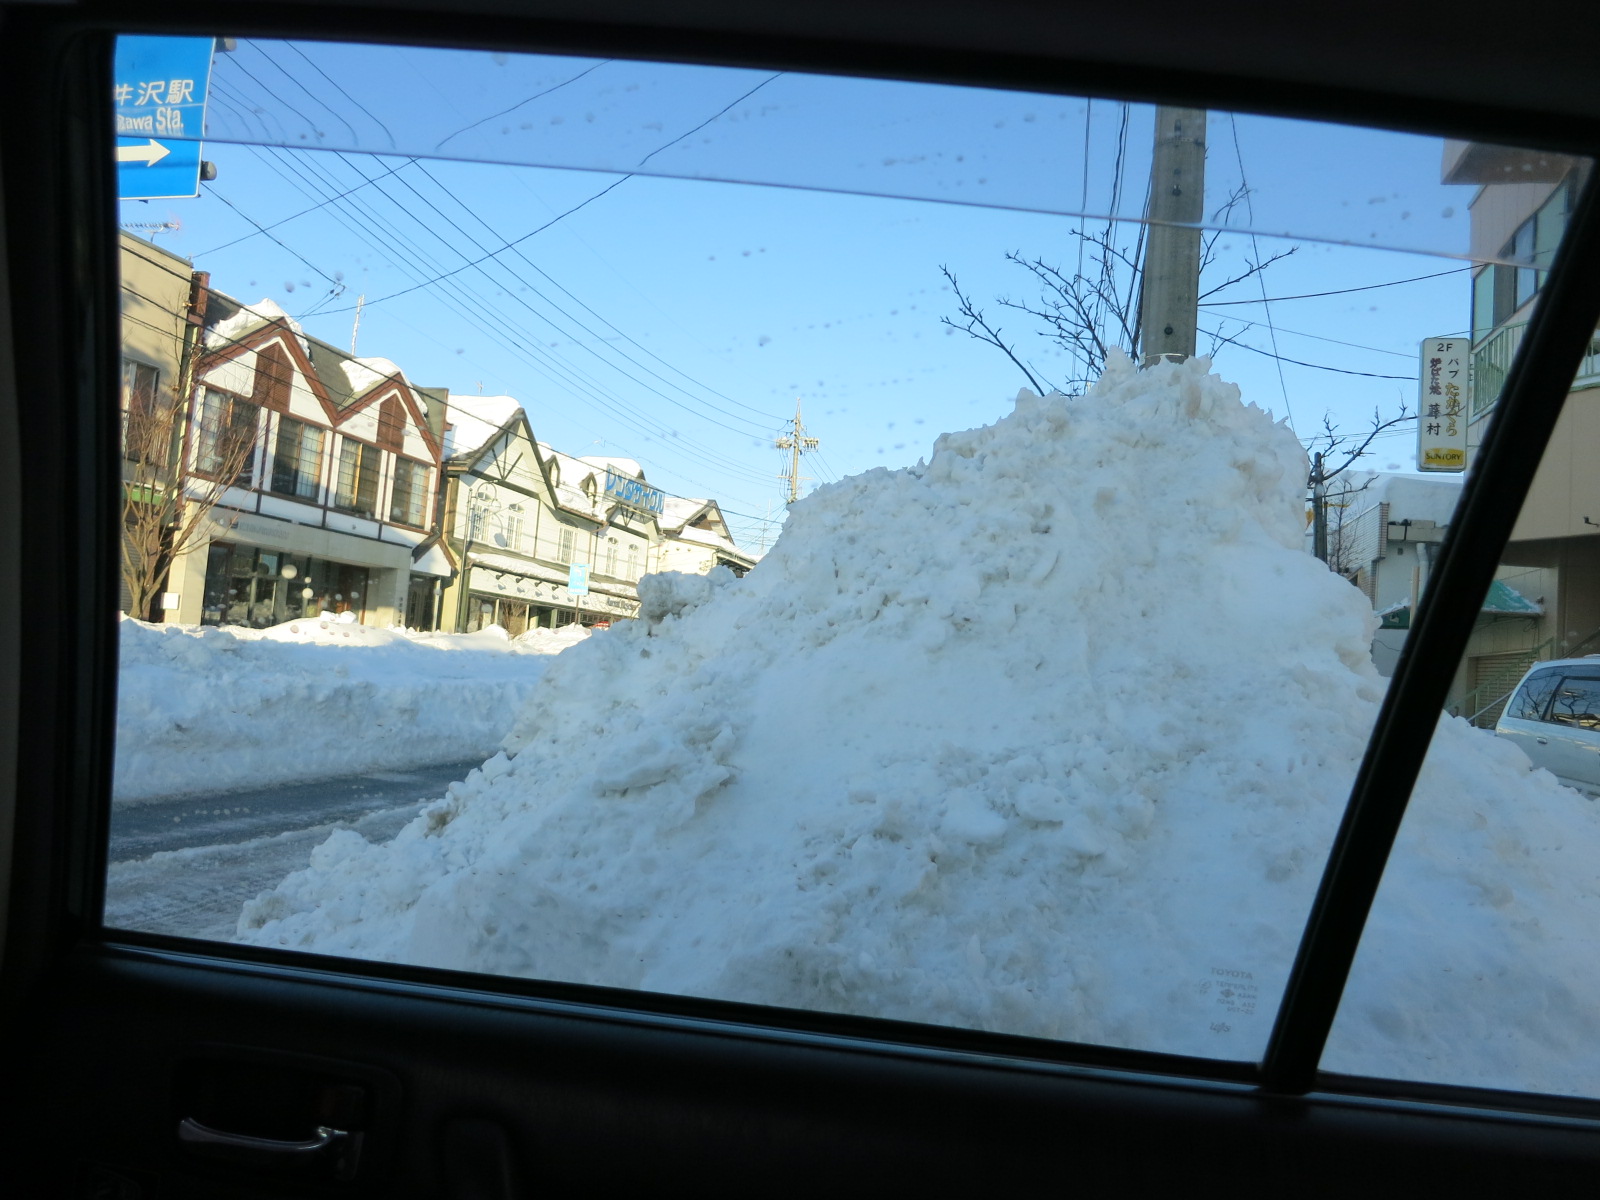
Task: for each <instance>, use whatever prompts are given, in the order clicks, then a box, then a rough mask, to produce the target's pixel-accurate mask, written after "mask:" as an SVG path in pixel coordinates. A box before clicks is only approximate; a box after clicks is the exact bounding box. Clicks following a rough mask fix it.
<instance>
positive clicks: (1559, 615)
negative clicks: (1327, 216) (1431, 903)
mask: <svg viewBox="0 0 1600 1200" xmlns="http://www.w3.org/2000/svg"><path fill="white" fill-rule="evenodd" d="M1584 171H1585V167H1584V165H1583V164H1581V163H1579V162H1577V161H1575V160H1573V159H1570V158H1565V157H1562V156H1560V155H1554V154H1539V153H1533V152H1528V151H1512V150H1508V149H1506V148H1503V147H1498V146H1489V145H1484V144H1480V143H1475V142H1449V143H1446V147H1445V156H1444V178H1445V181H1446V182H1450V183H1476V184H1478V185H1480V186H1479V188H1478V192H1477V195H1476V196H1475V198H1474V199H1473V201H1472V206H1471V210H1470V211H1471V220H1472V234H1471V237H1472V254H1473V258H1474V259H1475V260H1477V261H1479V262H1484V261H1485V260H1489V261H1488V262H1487V265H1484V266H1480V267H1478V268H1477V269H1476V270H1475V271H1474V273H1473V277H1472V345H1473V375H1474V388H1473V398H1472V402H1471V405H1470V413H1469V421H1468V426H1467V453H1468V460H1469V462H1470V461H1471V459H1472V458H1473V457H1474V456H1475V455H1476V452H1477V448H1478V446H1479V445H1481V443H1482V441H1483V436H1484V433H1485V432H1486V431H1487V429H1488V427H1489V423H1490V421H1491V420H1492V419H1493V416H1494V413H1495V408H1496V404H1497V402H1498V400H1499V397H1500V391H1501V388H1502V387H1503V385H1504V382H1505V377H1506V372H1507V370H1508V368H1509V367H1510V364H1511V361H1512V358H1513V356H1514V355H1515V353H1516V351H1517V349H1518V347H1519V346H1520V345H1521V343H1522V336H1523V333H1524V331H1525V330H1526V328H1527V323H1528V318H1529V316H1530V315H1531V313H1532V310H1533V307H1534V305H1535V304H1536V303H1537V301H1538V297H1539V294H1540V291H1541V290H1542V289H1543V287H1544V284H1545V281H1546V275H1547V272H1546V268H1547V267H1548V265H1549V263H1550V261H1551V259H1552V257H1553V256H1554V253H1555V249H1556V247H1557V245H1558V244H1559V242H1560V240H1561V236H1562V234H1563V233H1564V232H1565V231H1566V226H1567V221H1568V217H1569V214H1570V212H1571V210H1572V205H1573V202H1574V200H1575V198H1576V196H1577V192H1578V189H1579V187H1580V186H1581V185H1582V184H1583V182H1584ZM1596 462H1600V335H1597V336H1596V338H1595V340H1594V341H1593V342H1592V343H1591V346H1590V350H1589V353H1588V354H1587V355H1586V356H1585V358H1584V360H1583V362H1582V364H1581V366H1580V367H1579V370H1578V373H1577V375H1576V377H1575V378H1574V380H1573V383H1572V390H1571V392H1570V394H1569V395H1568V397H1567V401H1566V404H1565V405H1564V406H1563V408H1562V411H1561V415H1560V417H1559V419H1558V420H1557V423H1556V428H1555V432H1554V434H1553V435H1552V437H1551V440H1550V444H1549V446H1548V447H1547V449H1546V451H1545V454H1544V457H1543V459H1542V460H1541V462H1540V464H1539V468H1538V471H1537V473H1536V475H1535V477H1534V481H1533V486H1532V488H1531V490H1530V491H1529V493H1528V497H1527V500H1526V502H1525V503H1524V504H1523V506H1522V510H1521V512H1520V513H1519V515H1518V517H1517V522H1516V526H1515V528H1514V529H1513V530H1512V533H1511V540H1510V542H1509V543H1508V544H1507V546H1506V549H1505V552H1504V554H1503V555H1502V559H1501V564H1502V565H1501V567H1500V570H1499V572H1498V578H1497V580H1496V585H1497V587H1498V588H1499V589H1501V592H1509V593H1510V594H1511V595H1512V596H1515V597H1518V598H1520V599H1521V600H1522V601H1523V603H1524V604H1525V606H1526V607H1525V609H1524V610H1523V611H1520V612H1519V611H1515V609H1516V608H1517V607H1518V606H1517V604H1516V601H1515V600H1512V601H1506V602H1505V603H1502V604H1501V607H1507V606H1508V605H1509V607H1510V608H1512V609H1513V611H1509V612H1500V613H1489V612H1487V611H1486V613H1485V615H1484V616H1483V617H1481V618H1480V620H1479V624H1478V628H1477V629H1476V630H1475V631H1474V633H1473V636H1472V640H1471V642H1470V643H1469V645H1468V649H1467V654H1466V657H1465V659H1464V661H1463V663H1462V666H1461V669H1460V671H1459V673H1458V675H1457V678H1456V680H1455V681H1454V685H1453V687H1452V692H1451V709H1452V711H1454V712H1457V713H1458V714H1459V715H1462V716H1468V717H1473V718H1475V720H1476V721H1477V722H1478V723H1479V724H1483V725H1492V724H1493V723H1494V720H1495V719H1496V718H1497V717H1498V715H1499V712H1500V708H1501V707H1502V705H1503V703H1504V700H1505V698H1506V695H1507V693H1509V692H1510V690H1511V689H1512V687H1514V686H1515V684H1516V682H1517V680H1518V679H1519V678H1520V677H1521V676H1522V674H1523V672H1524V671H1526V670H1527V668H1528V666H1529V665H1530V664H1532V663H1533V662H1535V661H1539V660H1542V659H1549V658H1563V657H1570V656H1573V655H1579V654H1588V653H1595V652H1597V651H1600V470H1596V468H1595V463H1596ZM1498 599H1499V600H1504V596H1499V597H1498ZM1496 601H1497V594H1491V597H1490V598H1489V602H1490V603H1493V602H1496Z"/></svg>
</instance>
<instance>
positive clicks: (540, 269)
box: [417, 162, 778, 423]
mask: <svg viewBox="0 0 1600 1200" xmlns="http://www.w3.org/2000/svg"><path fill="white" fill-rule="evenodd" d="M417 167H418V170H420V171H421V172H422V173H423V174H424V175H425V176H427V177H428V179H429V180H431V181H432V182H433V185H434V186H435V187H437V188H438V189H439V190H440V191H442V192H444V194H445V195H447V196H449V197H450V198H451V199H452V200H454V201H455V202H456V203H457V204H459V205H460V206H461V208H462V210H463V211H464V212H466V213H467V214H468V215H469V216H471V217H472V219H473V220H475V221H477V222H478V224H480V225H482V226H483V227H484V228H485V229H486V230H488V231H489V232H490V233H491V234H493V235H494V236H495V237H497V238H500V237H503V236H504V235H503V234H501V233H500V232H499V231H498V230H496V229H495V228H494V227H493V226H492V225H490V224H489V223H488V222H487V221H485V220H484V219H483V218H482V217H481V216H479V215H478V214H477V213H476V212H474V211H473V210H472V209H471V208H470V207H468V206H467V204H466V203H465V202H463V201H462V199H461V198H460V197H459V196H458V195H456V193H455V192H454V191H453V190H451V189H450V188H449V187H447V186H446V185H445V184H444V183H443V182H441V181H440V180H439V178H438V177H437V176H436V175H434V174H433V172H432V171H430V170H428V167H427V164H425V163H421V162H419V163H418V164H417ZM514 252H515V254H516V256H517V257H518V258H520V259H521V260H522V261H523V262H525V263H526V264H527V265H528V266H529V267H530V268H531V269H532V270H534V271H537V272H538V273H539V275H540V276H542V277H543V278H544V279H546V280H548V281H549V283H550V284H551V286H553V287H555V288H557V289H558V290H559V291H561V292H562V294H564V295H565V296H566V297H567V298H568V299H569V300H571V301H572V302H573V303H574V304H576V305H578V306H579V307H580V308H582V309H583V310H584V311H585V312H587V313H588V314H589V315H590V316H592V317H594V318H595V320H597V321H599V322H600V323H601V324H602V325H604V326H605V327H606V328H607V329H609V330H611V331H612V332H613V333H615V334H616V335H617V336H618V337H620V338H622V339H624V340H625V341H627V342H628V343H629V344H630V345H632V346H634V347H636V348H638V349H639V350H640V351H642V352H643V353H645V354H648V355H649V356H650V357H651V358H653V359H655V360H656V361H657V362H658V363H660V364H661V365H662V366H663V367H666V368H667V369H668V370H669V371H673V372H674V373H676V374H678V375H681V376H683V378H684V379H687V380H688V381H689V382H690V383H692V384H694V385H695V386H696V387H698V388H700V389H702V390H703V391H706V392H709V393H710V394H711V395H713V396H715V397H717V398H718V399H719V400H726V401H727V402H728V403H729V404H732V405H735V406H736V407H738V408H742V409H745V410H746V411H748V412H753V413H755V414H756V415H757V416H759V417H764V418H766V419H767V420H768V421H770V422H773V423H778V418H777V417H775V416H773V415H772V414H771V413H769V412H765V411H763V410H762V409H759V408H756V407H754V406H753V405H749V404H745V403H744V402H743V401H741V400H735V399H734V398H733V397H731V396H728V395H725V394H723V393H722V392H719V391H717V389H715V388H713V387H711V386H710V385H709V384H706V383H703V382H701V381H700V380H698V379H696V378H695V377H694V376H692V375H690V374H688V373H687V372H685V371H683V370H681V369H679V368H678V367H676V366H674V365H673V364H672V363H670V362H668V361H667V360H666V359H664V358H662V357H661V356H660V355H659V354H657V353H656V352H655V351H653V350H651V349H650V348H649V347H648V346H646V345H644V344H643V343H642V342H640V341H638V340H637V339H635V338H633V337H631V336H630V335H629V334H627V333H626V332H625V331H623V330H621V329H619V328H618V327H617V326H616V325H614V324H612V323H611V322H610V321H608V320H606V318H605V317H604V316H602V315H601V314H600V313H598V312H596V311H595V310H594V309H593V308H591V307H589V305H587V304H585V303H584V302H583V300H582V299H581V298H580V297H578V296H576V295H574V294H573V293H572V292H571V291H570V290H569V289H568V288H567V287H566V286H565V285H563V284H562V283H561V281H560V280H558V279H556V278H555V276H553V275H551V274H550V273H549V272H548V271H546V270H545V269H544V268H543V267H541V266H540V265H539V264H538V263H536V262H534V261H533V259H531V258H529V257H528V256H527V255H526V254H524V253H523V252H522V250H521V249H520V248H517V249H515V251H514ZM728 415H730V416H731V415H732V414H731V413H730V414H728Z"/></svg>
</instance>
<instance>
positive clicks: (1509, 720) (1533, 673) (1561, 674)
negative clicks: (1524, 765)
mask: <svg viewBox="0 0 1600 1200" xmlns="http://www.w3.org/2000/svg"><path fill="white" fill-rule="evenodd" d="M1494 731H1495V733H1496V734H1498V735H1499V736H1500V737H1503V738H1506V739H1508V740H1510V741H1513V742H1515V743H1516V744H1517V745H1518V746H1520V747H1522V750H1523V752H1524V753H1525V754H1527V756H1528V757H1529V758H1530V759H1532V760H1533V765H1534V766H1536V767H1543V768H1545V769H1546V770H1547V771H1549V772H1550V773H1551V774H1552V775H1554V776H1555V777H1556V778H1557V779H1559V780H1561V782H1562V783H1564V784H1566V785H1567V786H1568V787H1573V788H1577V789H1578V790H1579V791H1580V792H1586V793H1587V794H1588V795H1590V796H1597V797H1600V655H1597V654H1591V655H1589V656H1588V657H1587V658H1561V659H1556V660H1554V661H1553V662H1542V663H1534V664H1533V666H1532V667H1530V668H1529V669H1528V673H1527V674H1526V675H1524V676H1523V677H1522V682H1521V683H1519V684H1518V685H1517V690H1516V691H1515V692H1513V693H1512V694H1511V699H1510V700H1509V701H1508V702H1507V703H1506V707H1505V711H1504V712H1503V713H1501V715H1500V720H1499V721H1498V722H1497V723H1496V724H1495V727H1494Z"/></svg>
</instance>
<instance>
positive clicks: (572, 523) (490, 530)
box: [443, 396, 597, 637]
mask: <svg viewBox="0 0 1600 1200" xmlns="http://www.w3.org/2000/svg"><path fill="white" fill-rule="evenodd" d="M449 403H450V416H451V425H450V429H449V431H448V433H447V434H446V448H447V451H448V454H449V457H448V458H447V460H446V462H445V481H446V482H445V488H446V492H445V511H444V530H445V537H446V540H447V543H448V545H449V548H450V550H451V552H452V554H453V556H454V558H455V560H456V561H457V563H458V564H459V565H460V570H459V571H458V573H457V574H456V575H455V577H454V578H452V579H451V581H450V583H449V584H448V586H447V587H446V588H445V592H444V618H443V620H444V625H445V627H446V628H449V629H455V630H458V631H461V632H467V633H471V632H475V631H476V630H479V629H482V628H484V627H486V626H489V625H498V626H500V627H501V628H502V629H504V630H505V631H506V632H507V633H509V634H511V635H512V636H513V637H515V636H517V635H519V634H521V633H523V632H525V631H527V630H528V629H533V628H542V629H552V628H555V627H556V626H559V625H570V624H572V623H574V622H576V621H580V620H582V619H583V616H582V614H583V611H584V597H583V595H582V594H581V591H574V590H573V589H572V588H571V587H569V584H571V583H573V582H575V581H574V579H573V577H572V567H573V565H574V564H578V565H580V566H584V565H586V564H587V563H588V562H589V558H590V556H591V554H592V550H593V544H594V534H595V529H596V527H597V522H595V521H594V520H592V519H588V518H584V517H581V516H577V515H574V514H570V513H566V512H563V511H561V508H560V506H559V505H558V504H557V502H556V496H555V491H554V488H553V486H552V484H551V480H550V473H549V472H548V470H547V469H546V467H545V463H544V461H543V457H542V454H541V451H540V447H539V445H538V443H537V442H536V441H535V440H534V437H533V432H532V430H531V429H530V428H529V426H528V417H527V414H526V413H525V412H524V411H523V409H522V406H521V405H520V404H519V403H517V401H516V400H514V399H512V398H511V397H510V396H451V397H450V398H449ZM581 573H582V572H580V574H581ZM590 623H592V621H591V622H590Z"/></svg>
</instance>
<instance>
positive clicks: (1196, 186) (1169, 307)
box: [1139, 105, 1206, 367]
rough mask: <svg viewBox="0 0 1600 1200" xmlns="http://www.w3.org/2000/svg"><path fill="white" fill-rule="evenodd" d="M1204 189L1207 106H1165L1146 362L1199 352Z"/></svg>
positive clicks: (1153, 184)
mask: <svg viewBox="0 0 1600 1200" xmlns="http://www.w3.org/2000/svg"><path fill="white" fill-rule="evenodd" d="M1205 192H1206V113H1205V109H1203V108H1169V107H1167V106H1166V105H1162V106H1161V107H1159V108H1157V109H1156V141H1155V153H1154V156H1153V157H1152V159H1151V162H1150V211H1149V214H1148V215H1149V220H1150V230H1149V238H1148V240H1147V241H1146V242H1145V252H1144V279H1143V282H1142V287H1141V291H1142V294H1141V296H1140V300H1139V352H1140V353H1139V365H1140V366H1146V367H1148V366H1150V365H1151V364H1152V363H1156V362H1160V361H1161V360H1162V359H1163V358H1176V359H1185V358H1189V357H1191V356H1192V355H1193V354H1194V350H1195V341H1196V333H1195V321H1196V317H1197V314H1198V311H1199V305H1200V229H1199V224H1200V222H1201V220H1202V219H1203V218H1204V217H1205ZM1185 226H1186V227H1187V228H1185Z"/></svg>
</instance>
